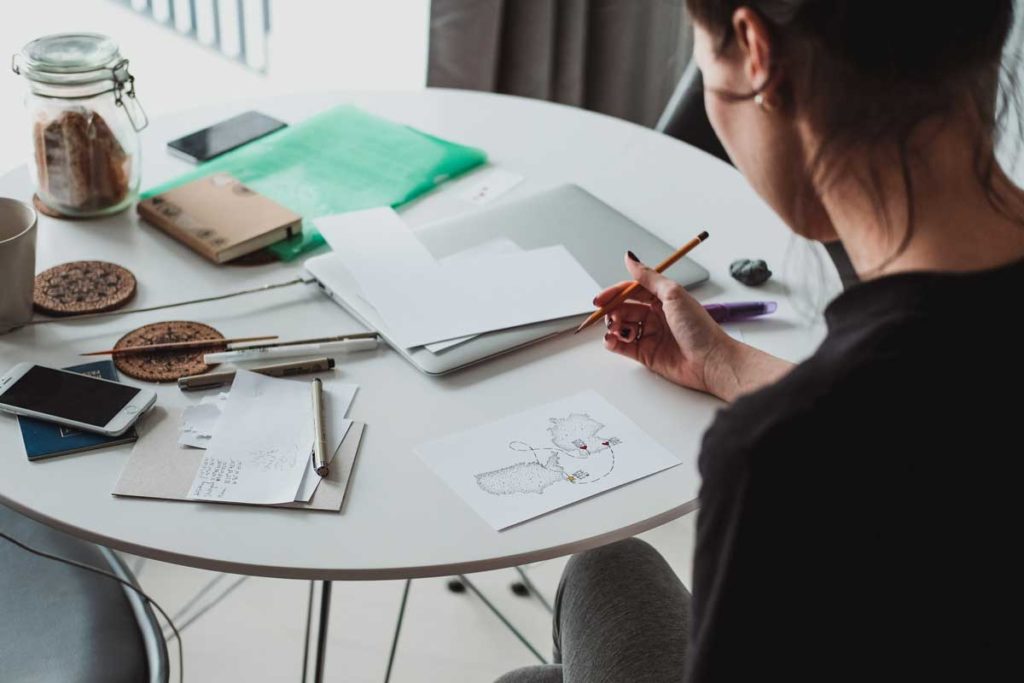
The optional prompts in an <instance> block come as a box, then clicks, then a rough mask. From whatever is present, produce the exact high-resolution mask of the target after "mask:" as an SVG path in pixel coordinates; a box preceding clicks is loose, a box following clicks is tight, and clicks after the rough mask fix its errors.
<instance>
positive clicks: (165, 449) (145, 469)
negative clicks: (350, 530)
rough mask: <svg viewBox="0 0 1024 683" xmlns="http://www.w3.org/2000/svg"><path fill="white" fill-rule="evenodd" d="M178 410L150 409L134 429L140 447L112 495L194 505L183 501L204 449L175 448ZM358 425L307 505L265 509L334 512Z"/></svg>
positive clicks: (349, 465)
mask: <svg viewBox="0 0 1024 683" xmlns="http://www.w3.org/2000/svg"><path fill="white" fill-rule="evenodd" d="M182 412H183V411H182V410H181V409H176V408H171V409H168V408H163V407H157V408H154V409H153V410H152V411H150V413H148V414H147V415H146V417H145V418H144V420H143V421H142V422H141V423H140V425H139V440H140V445H144V446H145V447H144V448H138V447H137V448H135V449H134V450H133V451H132V454H131V455H130V456H129V457H128V461H127V462H126V463H125V466H124V470H122V471H121V478H120V480H118V482H117V485H116V486H115V487H114V491H113V494H114V495H115V496H131V497H138V498H162V499H164V500H181V501H188V502H196V501H194V500H190V499H189V497H188V494H189V488H190V487H191V485H192V482H193V480H194V479H195V476H196V472H197V471H198V469H199V464H200V463H201V462H202V460H203V456H204V455H205V453H206V451H204V450H202V449H199V448H183V447H181V446H179V445H178V436H179V430H180V427H181V419H182ZM365 426H366V425H365V423H363V422H354V423H353V424H352V427H351V428H350V429H349V430H348V433H347V434H346V435H345V438H344V439H343V440H342V442H341V445H340V446H339V447H338V449H337V450H336V451H335V452H334V455H333V457H332V458H331V461H330V463H329V464H330V466H331V468H330V473H329V474H328V476H326V477H324V478H323V479H322V480H321V481H320V485H319V486H317V488H316V492H315V493H314V494H313V498H312V499H311V500H310V502H309V503H298V502H296V503H283V504H280V505H269V506H265V507H286V508H296V509H300V510H324V511H331V512H339V511H340V510H341V507H342V504H343V503H344V502H345V492H346V491H347V490H348V485H349V482H350V481H351V479H352V470H353V467H354V466H355V460H356V455H357V454H358V451H359V443H360V441H361V439H362V436H363V428H364V427H365Z"/></svg>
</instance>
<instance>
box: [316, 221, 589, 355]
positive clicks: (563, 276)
mask: <svg viewBox="0 0 1024 683" xmlns="http://www.w3.org/2000/svg"><path fill="white" fill-rule="evenodd" d="M316 224H317V227H318V229H319V230H320V232H321V234H322V235H323V236H324V238H325V239H326V240H327V242H328V243H329V244H330V245H331V248H332V249H333V250H334V253H335V254H336V255H337V256H338V258H339V259H340V260H341V262H342V264H343V265H344V267H345V268H346V269H347V270H348V271H349V272H350V273H351V275H352V276H353V278H354V279H355V280H356V282H357V283H358V285H359V288H360V291H361V292H362V295H363V297H364V298H365V299H366V301H367V302H369V303H370V305H372V306H373V307H374V308H375V309H376V310H377V312H378V313H379V314H380V316H381V317H382V318H383V319H384V320H385V322H386V323H387V325H388V328H389V329H390V332H391V337H392V339H394V340H395V341H396V342H397V343H398V344H400V345H401V346H402V347H404V348H413V347H417V346H424V345H432V346H433V345H435V344H437V343H438V342H443V343H445V344H444V345H451V344H453V343H456V341H461V340H464V338H466V337H469V336H472V335H475V334H480V333H483V332H490V331H493V330H502V329H506V328H510V327H517V326H520V325H528V324H531V323H536V322H542V321H546V320H554V319H557V318H566V317H569V316H573V315H578V314H581V313H586V312H588V311H590V310H592V309H593V302H592V300H593V297H594V294H595V292H597V291H598V290H599V289H600V288H599V287H598V285H597V283H596V282H594V280H593V278H591V277H590V275H589V274H588V273H587V271H586V270H584V268H583V267H582V266H581V265H580V264H579V262H578V261H577V260H576V259H575V258H574V257H573V256H572V254H570V253H569V251H568V250H567V249H565V247H563V246H553V247H546V248H543V249H535V250H531V251H522V250H519V249H518V248H517V247H515V246H514V245H513V248H512V250H509V249H508V248H507V247H500V248H491V249H481V250H477V251H476V252H475V253H473V255H472V258H468V257H467V258H449V259H444V260H441V261H438V260H435V259H434V257H433V256H432V255H431V254H430V252H429V251H428V250H427V248H426V247H425V246H423V244H422V243H420V241H419V240H417V239H416V236H415V234H414V233H413V231H412V230H411V229H410V228H409V227H408V226H406V225H405V223H403V222H402V220H401V219H400V218H399V217H398V215H397V214H396V213H395V212H394V211H393V210H392V209H390V208H381V209H370V210H366V211H355V212H350V213H344V214H337V215H334V216H327V217H323V218H319V219H317V220H316ZM444 345H440V346H436V347H434V348H443V346H444Z"/></svg>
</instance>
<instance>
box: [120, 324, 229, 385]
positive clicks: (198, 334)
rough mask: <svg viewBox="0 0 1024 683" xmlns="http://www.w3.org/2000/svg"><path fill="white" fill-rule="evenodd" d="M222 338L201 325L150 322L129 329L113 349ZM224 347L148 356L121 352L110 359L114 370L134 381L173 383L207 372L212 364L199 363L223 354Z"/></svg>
mask: <svg viewBox="0 0 1024 683" xmlns="http://www.w3.org/2000/svg"><path fill="white" fill-rule="evenodd" d="M223 338H224V335H223V334H221V333H220V332H218V331H217V330H215V329H213V328H212V327H210V326H209V325H204V324H203V323H195V322H188V321H186V320H171V321H169V322H162V323H152V324H150V325H144V326H143V327H140V328H138V329H137V330H132V331H131V332H129V333H128V334H126V335H124V336H123V337H121V338H120V339H118V340H117V343H116V344H114V348H115V349H120V348H124V347H126V346H141V345H143V344H166V343H169V342H182V341H195V340H199V339H223ZM226 348H227V344H222V345H220V346H208V347H206V348H204V349H199V350H196V351H188V350H185V351H153V352H150V353H141V352H140V353H123V354H116V355H115V356H114V365H116V366H117V369H118V370H120V371H121V372H123V373H124V374H126V375H128V376H129V377H134V378H135V379H141V380H144V381H147V382H174V381H176V380H177V379H178V378H179V377H185V376H186V375H198V374H202V373H204V372H207V371H208V370H209V369H210V368H211V367H213V366H212V365H208V364H206V363H204V362H203V356H204V355H205V354H207V353H213V352H215V351H223V350H225V349H226Z"/></svg>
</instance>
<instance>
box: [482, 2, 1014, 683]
mask: <svg viewBox="0 0 1024 683" xmlns="http://www.w3.org/2000/svg"><path fill="white" fill-rule="evenodd" d="M688 6H689V9H690V12H691V15H692V16H693V18H694V21H695V24H696V26H695V31H696V46H695V52H696V59H697V61H698V64H699V66H700V68H701V71H702V72H703V76H704V84H705V102H706V107H707V112H708V116H709V118H710V120H711V123H712V125H713V126H714V129H715V131H716V132H717V134H718V136H719V138H720V139H721V140H722V142H723V144H724V146H725V148H726V150H727V151H728V152H729V156H730V157H731V158H732V160H733V161H734V162H735V164H736V165H737V167H738V168H739V169H740V171H742V172H743V174H744V175H745V176H746V177H747V179H748V180H749V181H750V183H751V185H752V186H753V187H754V189H755V190H756V191H757V192H758V193H759V194H760V195H761V196H762V197H763V198H764V199H765V200H766V201H767V202H768V203H769V204H770V205H771V206H772V208H774V209H775V211H777V212H778V213H779V215H780V216H781V217H782V218H783V219H784V220H785V221H786V223H787V224H788V225H789V226H790V227H791V228H792V229H793V231H794V232H796V233H798V234H800V235H802V236H804V237H807V238H810V239H814V240H819V241H830V240H835V239H839V240H841V241H842V243H843V246H844V247H845V249H846V251H847V252H848V253H849V255H850V258H851V260H852V263H853V265H854V267H855V269H856V271H857V273H858V275H859V277H860V279H861V280H862V282H861V283H860V284H857V285H856V286H854V287H852V288H851V289H848V290H847V291H846V292H844V293H843V294H841V295H840V296H839V297H838V298H837V299H835V300H834V301H833V302H832V303H831V304H830V305H829V306H828V308H827V309H826V311H825V320H826V323H827V326H828V334H827V337H826V339H825V341H824V342H823V343H822V345H821V346H820V347H819V348H818V350H817V351H816V352H815V353H814V355H813V356H811V357H810V358H809V359H808V360H806V361H804V362H803V363H800V364H799V365H796V366H794V365H792V364H790V363H787V362H785V361H783V360H781V359H779V358H775V357H773V356H771V355H769V354H767V353H764V352H762V351H759V350H757V349H755V348H752V347H750V346H747V345H745V344H742V343H740V342H737V341H735V340H733V339H731V338H730V337H728V336H727V335H726V334H724V333H723V332H722V330H721V329H720V328H719V327H718V326H717V325H715V323H714V322H712V320H711V318H710V317H709V316H708V315H707V314H706V313H705V312H704V310H703V309H702V308H701V307H700V305H699V304H698V303H697V302H696V301H695V300H694V299H693V298H691V297H690V295H689V294H687V293H686V292H685V291H684V290H683V289H682V288H681V287H679V286H678V285H676V284H675V283H673V282H672V281H670V280H668V279H666V278H664V277H662V276H660V275H658V274H657V273H655V272H654V271H652V270H651V269H650V268H648V267H647V266H645V265H644V264H643V262H642V261H641V259H640V258H638V255H634V254H632V253H630V254H628V255H627V258H626V259H625V264H626V268H627V270H628V271H629V275H630V276H631V277H632V278H634V279H636V280H638V281H639V282H640V284H641V285H642V286H643V290H642V292H643V294H642V295H641V296H639V297H637V298H636V299H635V300H633V301H631V302H629V303H627V304H625V305H623V306H621V307H619V308H618V309H616V310H615V311H614V312H613V313H612V314H611V315H610V316H609V319H608V321H607V322H608V332H607V334H606V335H605V341H604V343H605V346H606V347H607V348H608V349H609V350H611V351H613V352H615V353H618V354H621V355H623V356H626V357H627V358H630V359H633V360H635V361H638V362H640V363H643V364H644V365H646V366H647V367H648V368H650V369H651V370H653V371H654V372H655V373H657V374H659V375H661V376H662V377H664V378H666V379H668V380H670V381H672V382H675V383H677V384H679V385H680V386H682V387H687V388H690V389H696V390H699V391H706V392H709V393H711V394H714V395H715V396H718V397H719V398H721V399H723V400H724V401H726V402H728V403H729V404H730V405H729V406H728V407H727V408H726V409H724V410H723V411H721V412H720V413H719V414H718V416H717V418H716V420H715V422H714V424H713V425H712V426H711V428H710V429H709V430H708V432H707V433H706V434H705V435H704V441H703V447H702V450H701V455H700V461H699V464H700V470H701V474H702V477H703V485H702V488H701V492H700V501H701V508H700V512H699V516H698V526H697V546H696V553H695V558H694V581H693V598H692V603H691V600H690V598H689V595H688V593H687V592H686V590H685V589H684V588H683V586H682V584H681V583H680V582H679V581H678V579H676V577H675V576H674V575H673V573H672V571H671V569H670V568H669V567H668V565H667V564H666V563H665V562H664V560H663V559H662V558H661V557H660V556H658V554H657V553H656V552H655V551H654V550H653V549H652V548H651V547H650V546H648V545H646V544H644V543H642V542H640V541H636V540H631V541H625V542H622V543H618V544H614V545H611V546H607V547H605V548H601V549H598V550H595V551H591V552H588V553H584V554H583V555H580V556H576V557H574V558H572V560H570V562H569V565H568V567H567V568H566V572H565V575H564V576H563V580H562V585H561V586H560V587H559V593H558V600H557V602H558V608H557V610H556V611H557V614H556V619H555V650H556V661H558V662H560V663H559V664H557V665H552V666H548V667H533V668H530V669H523V670H519V671H516V672H513V673H511V674H509V675H508V676H507V677H505V678H503V679H502V681H503V682H506V683H510V682H513V681H530V682H534V681H562V680H565V681H573V682H575V681H587V682H595V681H682V680H688V681H744V680H755V679H763V678H764V677H765V676H766V675H768V676H771V675H772V674H775V677H774V678H773V680H809V679H814V680H832V679H836V678H844V679H856V680H875V679H879V678H884V679H886V680H890V679H900V678H911V677H912V679H913V680H936V679H939V678H941V679H943V680H945V679H949V678H953V677H956V678H959V679H960V680H988V679H990V678H995V677H996V676H998V677H999V678H1000V679H1010V680H1012V679H1016V680H1021V678H1020V673H1019V671H1020V668H1021V665H1020V662H1019V658H1017V657H1013V656H1011V654H1012V653H1014V652H1015V648H1016V647H1018V646H1019V643H1018V642H1017V640H1018V639H1017V638H1016V637H1014V638H1013V639H1012V640H1011V634H1017V633H1019V632H1020V629H1019V627H1016V628H1013V630H1011V627H1010V626H1009V624H1015V623H1018V622H1019V621H1020V618H1021V614H1020V601H1019V599H1018V598H1016V597H1015V596H1016V595H1017V594H1018V593H1019V591H1017V590H1015V589H1014V588H1013V587H1014V586H1015V585H1016V584H1017V583H1018V581H1019V580H1020V568H1021V565H1020V562H1019V560H1017V559H1016V558H1017V557H1018V555H1019V553H1018V552H1017V549H1016V548H1014V547H1013V546H1015V545H1017V542H1016V541H1017V539H1018V538H1019V536H1020V532H1019V530H1018V525H1017V524H1016V518H1017V517H1019V515H1018V514H1016V513H1017V510H1016V505H1015V501H1016V498H1017V496H1019V494H1018V492H1017V491H1018V488H1019V487H1020V485H1021V483H1022V480H1021V477H1020V474H1021V469H1022V468H1021V465H1020V460H1021V455H1022V454H1024V448H1022V447H1021V445H1020V443H1021V442H1020V438H1019V437H1018V435H1017V434H1018V429H1017V423H1016V421H1017V420H1019V419H1020V417H1021V410H1020V408H1021V406H1022V402H1021V400H1020V399H1019V398H1018V396H1019V387H1020V385H1021V383H1022V382H1024V362H1022V351H1021V345H1020V343H1019V341H1018V340H1017V339H1015V338H1014V336H1013V335H1012V334H1010V333H1009V331H1008V327H1009V326H1011V325H1013V322H1011V321H1012V320H1013V319H1014V318H1016V317H1018V315H1019V314H1020V313H1021V312H1022V308H1021V305H1020V303H1019V297H1020V296H1021V294H1024V193H1022V191H1021V190H1020V189H1019V188H1017V187H1015V186H1014V185H1013V183H1012V182H1011V181H1010V180H1009V179H1008V178H1007V176H1006V175H1005V174H1004V173H1003V171H1002V170H1001V169H1000V168H999V166H998V164H997V163H996V161H995V159H994V154H993V147H994V131H995V130H996V129H997V128H998V126H997V116H996V112H995V109H996V104H995V103H996V99H997V98H996V83H997V77H998V73H999V64H1000V55H1001V49H1002V46H1003V43H1004V41H1005V39H1006V36H1007V34H1008V31H1009V29H1010V27H1011V26H1012V22H1013V3H1012V0H975V1H974V2H971V3H954V4H952V5H948V6H947V5H942V4H933V3H914V2H888V3H883V2H873V1H870V0H835V1H833V2H825V1H823V0H746V1H737V0H688ZM639 256H642V255H639ZM619 287H621V285H619V286H616V287H613V288H610V289H608V290H606V291H604V292H601V293H600V294H599V295H598V297H597V299H596V301H595V303H596V304H604V303H606V302H608V301H610V300H611V299H612V298H613V297H614V296H615V294H616V292H617V291H618V288H619ZM1011 515H1013V516H1011ZM1011 591H1012V592H1011ZM1011 648H1013V649H1011ZM1013 670H1017V671H1018V674H1017V675H1014V674H1012V671H1013Z"/></svg>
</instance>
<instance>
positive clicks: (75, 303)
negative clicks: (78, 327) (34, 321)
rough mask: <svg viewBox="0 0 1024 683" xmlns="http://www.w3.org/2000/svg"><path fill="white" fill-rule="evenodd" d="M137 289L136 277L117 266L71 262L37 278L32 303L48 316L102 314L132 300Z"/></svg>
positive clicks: (101, 263)
mask: <svg viewBox="0 0 1024 683" xmlns="http://www.w3.org/2000/svg"><path fill="white" fill-rule="evenodd" d="M135 287H136V281H135V276H134V275H132V273H131V271H130V270H128V269H126V268H122V267H121V266H119V265H117V264H114V263H107V262H106V261H72V262H71V263H62V264H61V265H59V266H54V267H53V268H50V269H48V270H44V271H43V272H41V273H39V275H36V282H35V292H34V294H33V303H34V304H35V308H36V310H37V311H39V312H40V313H46V314H48V315H57V316H60V315H79V314H82V313H100V312H102V311H112V310H114V309H115V308H120V307H121V306H124V305H125V304H126V303H128V302H129V301H131V299H132V297H133V296H135Z"/></svg>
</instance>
